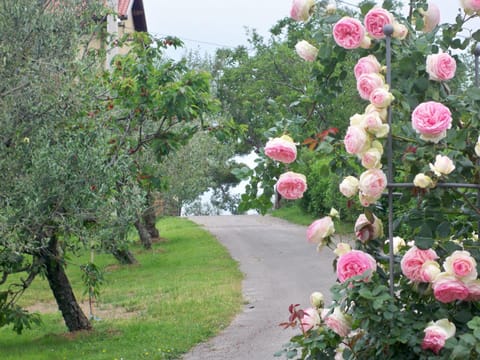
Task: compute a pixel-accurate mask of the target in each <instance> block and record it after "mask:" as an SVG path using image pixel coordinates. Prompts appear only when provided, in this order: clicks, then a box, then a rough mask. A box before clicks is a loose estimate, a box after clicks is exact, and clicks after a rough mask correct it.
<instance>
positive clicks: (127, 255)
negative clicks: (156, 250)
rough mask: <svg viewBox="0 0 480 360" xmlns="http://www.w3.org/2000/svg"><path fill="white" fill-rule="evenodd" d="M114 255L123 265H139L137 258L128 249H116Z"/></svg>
mask: <svg viewBox="0 0 480 360" xmlns="http://www.w3.org/2000/svg"><path fill="white" fill-rule="evenodd" d="M112 255H113V256H114V257H115V259H117V261H118V262H119V263H120V264H123V265H133V264H137V263H138V261H137V259H135V256H134V255H133V254H132V252H131V251H130V250H128V249H114V250H112Z"/></svg>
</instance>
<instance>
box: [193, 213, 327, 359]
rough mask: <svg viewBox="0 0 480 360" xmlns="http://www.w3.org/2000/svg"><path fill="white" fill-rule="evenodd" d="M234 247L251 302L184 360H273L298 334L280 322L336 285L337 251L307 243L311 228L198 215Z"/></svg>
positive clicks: (274, 221)
mask: <svg viewBox="0 0 480 360" xmlns="http://www.w3.org/2000/svg"><path fill="white" fill-rule="evenodd" d="M190 219H191V220H193V221H194V222H196V223H198V224H201V225H203V226H204V227H205V228H206V229H207V230H208V231H210V232H211V233H212V234H214V235H215V236H216V237H217V238H218V240H219V241H220V242H221V243H222V244H223V245H224V246H225V247H226V248H227V249H228V251H229V252H230V254H231V255H232V257H233V258H234V259H235V260H237V261H238V262H239V263H240V269H241V271H242V272H243V273H244V274H245V279H244V281H243V295H244V297H245V300H246V302H247V304H246V305H245V307H244V310H243V312H242V313H240V314H239V315H238V316H237V317H236V318H235V319H234V321H233V322H232V324H231V325H230V326H229V327H227V328H226V329H225V330H224V331H223V332H221V333H220V335H218V336H217V337H215V338H213V339H211V340H210V341H208V342H206V343H202V344H200V345H198V346H197V347H195V348H194V349H193V350H192V351H191V352H190V353H188V354H186V355H185V357H184V360H268V359H279V358H275V357H274V356H273V354H274V353H275V352H276V351H278V350H280V349H281V348H282V344H285V343H286V342H288V340H289V339H290V337H292V336H293V335H295V334H297V333H298V329H295V330H292V329H287V330H283V329H282V328H281V327H280V326H278V324H279V323H280V322H283V321H286V320H287V319H288V306H289V305H290V304H292V303H300V304H301V305H302V306H303V307H307V306H309V297H310V294H311V293H312V292H313V291H321V292H323V293H324V294H325V295H326V296H327V295H328V293H329V291H328V289H329V288H330V286H331V285H332V284H333V283H334V281H335V276H334V273H333V270H332V269H333V268H332V260H333V257H334V255H333V253H332V252H331V250H330V249H324V250H323V251H321V252H320V253H318V252H317V251H316V247H315V245H313V244H309V243H308V242H307V241H306V227H303V226H298V225H293V224H290V223H288V222H286V221H283V220H280V219H276V218H273V217H270V216H265V217H263V216H259V215H241V216H194V217H190Z"/></svg>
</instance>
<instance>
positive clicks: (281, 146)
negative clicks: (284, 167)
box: [264, 135, 297, 164]
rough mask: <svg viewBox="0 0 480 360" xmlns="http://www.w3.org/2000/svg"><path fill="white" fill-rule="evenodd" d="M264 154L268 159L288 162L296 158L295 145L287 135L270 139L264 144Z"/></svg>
mask: <svg viewBox="0 0 480 360" xmlns="http://www.w3.org/2000/svg"><path fill="white" fill-rule="evenodd" d="M264 151H265V155H267V156H268V157H269V158H270V159H273V160H276V161H280V162H282V163H285V164H290V163H292V162H294V161H295V159H296V158H297V147H296V146H295V143H294V142H293V139H292V138H291V137H290V136H288V135H283V136H282V137H279V138H274V139H271V140H269V141H268V142H267V144H266V145H265V150H264Z"/></svg>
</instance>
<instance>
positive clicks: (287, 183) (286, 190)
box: [276, 171, 307, 200]
mask: <svg viewBox="0 0 480 360" xmlns="http://www.w3.org/2000/svg"><path fill="white" fill-rule="evenodd" d="M276 189H277V191H278V193H279V194H280V195H282V197H284V198H285V199H289V200H295V199H300V198H301V197H302V196H303V193H304V192H305V191H306V190H307V179H306V177H305V175H303V174H298V173H294V172H292V171H288V172H286V173H284V174H282V175H280V178H279V179H278V181H277V184H276Z"/></svg>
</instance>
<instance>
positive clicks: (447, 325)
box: [422, 319, 456, 354]
mask: <svg viewBox="0 0 480 360" xmlns="http://www.w3.org/2000/svg"><path fill="white" fill-rule="evenodd" d="M424 332H425V337H424V338H423V341H422V349H423V350H432V351H433V352H434V353H435V354H438V353H439V352H440V350H442V349H443V347H444V346H445V341H446V340H447V339H449V338H451V337H452V336H454V335H455V332H456V328H455V325H454V324H453V323H452V322H450V321H448V320H447V319H441V320H438V321H435V322H433V321H432V322H430V323H429V324H428V326H427V327H426V328H425V330H424Z"/></svg>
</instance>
